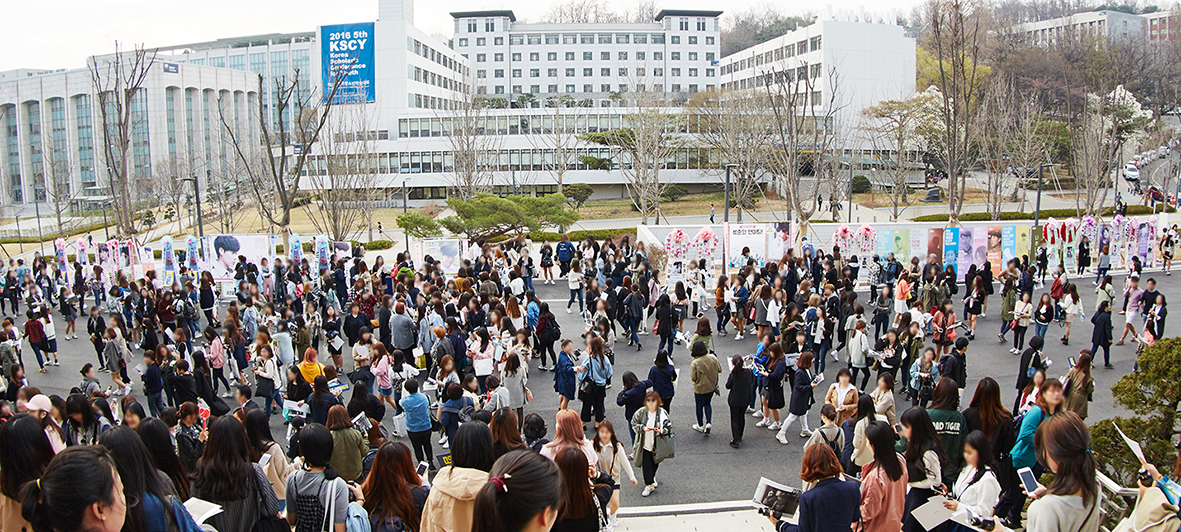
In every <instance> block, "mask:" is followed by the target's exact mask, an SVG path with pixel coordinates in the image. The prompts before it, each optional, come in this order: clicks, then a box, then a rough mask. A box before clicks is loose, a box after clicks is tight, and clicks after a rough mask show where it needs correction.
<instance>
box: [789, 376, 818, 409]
mask: <svg viewBox="0 0 1181 532" xmlns="http://www.w3.org/2000/svg"><path fill="white" fill-rule="evenodd" d="M812 391H813V388H812V372H810V371H803V370H797V371H796V374H795V377H793V378H792V380H791V408H789V409H788V413H790V414H793V415H796V416H802V415H804V414H807V413H808V409H809V408H812V403H815V402H816V398H815V397H814V396H813V394H812Z"/></svg>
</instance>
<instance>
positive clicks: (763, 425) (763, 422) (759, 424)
mask: <svg viewBox="0 0 1181 532" xmlns="http://www.w3.org/2000/svg"><path fill="white" fill-rule="evenodd" d="M769 421H771V420H769V419H764V420H762V421H760V422H758V423H755V426H756V427H766V426H767V425H770V423H768V422H769Z"/></svg>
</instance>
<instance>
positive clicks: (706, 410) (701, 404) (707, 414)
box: [629, 392, 714, 426]
mask: <svg viewBox="0 0 1181 532" xmlns="http://www.w3.org/2000/svg"><path fill="white" fill-rule="evenodd" d="M713 398H714V393H713V392H709V393H695V394H693V402H694V404H695V405H696V406H697V424H698V425H699V426H704V425H703V424H702V422H701V420H702V417H703V416H704V418H705V423H713V421H714V407H713V405H712V404H711V403H710V401H713ZM629 425H630V423H629Z"/></svg>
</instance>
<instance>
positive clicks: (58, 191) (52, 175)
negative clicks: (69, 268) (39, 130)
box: [34, 136, 76, 238]
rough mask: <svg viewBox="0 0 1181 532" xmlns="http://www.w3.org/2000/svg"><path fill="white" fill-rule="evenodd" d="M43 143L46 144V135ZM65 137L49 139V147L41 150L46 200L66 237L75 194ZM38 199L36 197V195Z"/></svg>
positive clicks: (60, 232) (58, 226)
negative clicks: (72, 189) (72, 187)
mask: <svg viewBox="0 0 1181 532" xmlns="http://www.w3.org/2000/svg"><path fill="white" fill-rule="evenodd" d="M42 138H43V141H42V143H43V144H44V137H42ZM66 150H67V146H66V141H65V137H64V136H63V137H62V138H61V139H57V138H51V139H49V148H48V149H42V150H41V156H42V158H43V161H44V168H45V175H44V176H43V178H42V181H43V185H44V187H45V202H46V204H48V205H49V208H50V209H51V210H52V211H53V215H54V217H55V218H56V219H57V234H58V236H59V237H62V238H65V236H66V235H67V234H69V233H68V232H67V225H71V226H73V225H76V224H74V223H71V224H67V223H66V222H67V221H69V219H68V218H67V215H68V214H69V213H70V211H71V205H70V203H71V201H72V200H73V198H74V196H73V193H72V191H71V190H70V177H71V175H72V172H71V170H70V156H69V154H68V152H67V151H66ZM34 200H36V197H34Z"/></svg>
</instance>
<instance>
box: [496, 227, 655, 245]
mask: <svg viewBox="0 0 1181 532" xmlns="http://www.w3.org/2000/svg"><path fill="white" fill-rule="evenodd" d="M562 235H566V236H568V237H570V240H572V241H575V242H577V241H579V240H586V238H587V237H590V238H593V239H595V240H603V239H607V238H611V239H614V238H615V237H621V236H629V237H631V238H632V240H635V238H636V230H635V229H586V230H582V231H569V232H566V233H551V232H548V231H535V232H532V233H529V234H528V235H527V236H528V237H529V239H530V240H532V241H533V242H541V241H543V240H544V241H549V242H557V241H558V240H561V239H562ZM510 238H513V236H512V235H501V236H498V237H496V238H492V239H489V242H504V241H506V240H508V239H510Z"/></svg>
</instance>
